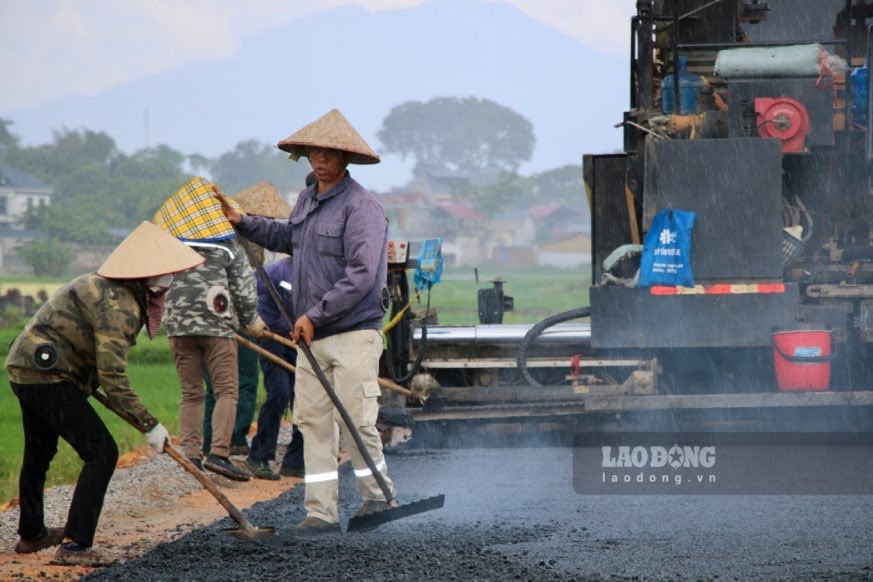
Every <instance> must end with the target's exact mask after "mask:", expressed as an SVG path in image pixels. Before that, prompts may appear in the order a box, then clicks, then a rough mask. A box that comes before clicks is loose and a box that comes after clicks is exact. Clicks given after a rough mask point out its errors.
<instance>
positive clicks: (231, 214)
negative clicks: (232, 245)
mask: <svg viewBox="0 0 873 582" xmlns="http://www.w3.org/2000/svg"><path fill="white" fill-rule="evenodd" d="M212 191H213V192H215V197H216V198H218V201H219V202H220V203H221V211H222V212H224V216H225V218H227V221H228V222H229V223H231V224H232V225H234V226H236V225H238V224H239V223H240V221H241V220H242V217H241V216H240V213H239V212H237V211H236V210H234V209H233V206H231V205H230V203H228V201H227V198H225V197H224V192H222V191H221V188H220V187H219V186H218V184H213V185H212Z"/></svg>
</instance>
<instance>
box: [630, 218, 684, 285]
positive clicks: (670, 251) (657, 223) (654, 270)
mask: <svg viewBox="0 0 873 582" xmlns="http://www.w3.org/2000/svg"><path fill="white" fill-rule="evenodd" d="M695 216H696V215H695V213H694V212H690V211H685V210H662V211H660V212H659V213H658V214H656V215H655V218H654V219H653V220H652V226H651V228H650V229H649V232H647V233H646V240H645V241H643V255H642V257H641V259H640V280H639V286H640V287H650V286H652V285H671V286H680V285H681V286H684V287H693V286H694V275H693V274H692V272H691V231H692V230H693V229H694V218H695Z"/></svg>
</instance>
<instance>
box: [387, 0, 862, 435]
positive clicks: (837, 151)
mask: <svg viewBox="0 0 873 582" xmlns="http://www.w3.org/2000/svg"><path fill="white" fill-rule="evenodd" d="M870 24H873V2H865V1H862V0H767V1H759V0H745V1H743V0H651V1H642V0H641V1H638V2H637V14H636V15H635V16H634V17H633V18H632V20H631V46H630V53H631V59H630V71H629V79H630V100H629V101H630V109H629V110H628V111H627V112H625V114H624V117H623V119H622V120H616V121H617V122H620V123H618V125H617V127H621V128H622V129H621V131H623V137H624V151H623V152H621V153H610V154H593V155H584V156H583V158H582V164H581V168H580V171H581V172H582V174H583V178H584V183H585V187H586V194H587V198H588V202H589V205H590V209H591V217H592V218H591V220H592V224H591V227H592V263H591V281H592V285H591V288H590V305H585V306H583V305H580V306H579V308H578V309H574V310H571V311H568V312H566V313H557V314H555V315H554V316H552V317H549V318H547V319H545V320H543V321H542V322H539V323H537V324H535V325H504V324H501V323H500V321H501V320H502V313H503V311H504V310H508V309H512V298H509V297H506V296H505V294H504V289H503V287H502V283H501V284H500V285H498V283H500V282H499V281H496V282H495V285H494V286H493V288H492V289H490V290H483V291H484V294H483V293H482V292H480V298H479V300H480V305H479V307H480V321H482V322H483V323H481V324H480V325H475V326H467V327H450V326H439V325H434V324H433V323H432V322H431V323H430V324H428V319H427V317H429V316H430V314H429V313H428V314H426V316H422V317H417V318H416V317H412V316H410V317H407V318H406V319H405V320H404V322H403V324H402V325H399V326H396V327H395V328H394V329H392V331H391V332H390V334H389V338H388V344H389V349H388V350H387V351H386V354H387V358H388V359H389V363H388V364H389V365H388V368H389V369H390V370H393V371H394V373H393V374H392V375H394V376H396V378H395V379H396V380H399V381H401V383H402V384H404V385H407V386H409V387H410V388H411V389H412V390H413V391H414V392H416V393H417V394H419V395H422V396H426V398H405V399H404V398H402V397H395V398H394V399H393V400H389V401H388V402H386V403H385V415H384V417H385V418H384V419H385V420H386V422H388V423H392V422H394V423H402V422H404V421H405V422H411V423H412V424H413V425H414V426H415V427H418V428H422V427H429V428H428V430H430V429H434V427H436V429H440V428H441V427H442V428H445V427H448V426H450V425H451V424H452V423H455V422H465V421H471V420H472V421H481V422H485V421H489V422H492V423H493V422H502V423H505V422H512V421H519V420H525V421H528V420H531V419H534V420H537V421H538V424H540V425H541V426H546V425H548V424H550V423H555V422H561V421H566V420H571V419H572V420H573V421H574V422H583V423H586V424H588V425H590V426H610V425H614V424H616V423H619V424H621V423H637V424H638V425H644V426H653V424H652V423H655V422H659V423H665V424H659V426H676V425H681V424H686V423H688V424H696V425H699V424H713V423H714V424H728V425H730V426H736V425H740V424H744V423H750V424H761V423H763V424H767V425H769V426H776V427H777V428H781V427H801V428H803V429H809V428H815V427H821V428H823V429H827V428H829V427H835V426H836V427H840V428H846V427H848V426H855V425H857V426H862V427H863V426H866V427H867V428H868V429H869V427H870V426H873V421H871V419H873V414H871V410H873V351H871V344H873V260H871V259H873V247H871V235H873V179H871V177H873V103H871V101H870V100H869V99H868V98H867V96H868V95H870V94H871V90H873V89H871V86H870V85H871V78H870V76H869V75H868V74H867V64H868V63H869V62H870V61H871V52H873V42H871V41H870V35H871V33H870V31H869V30H868V26H869V25H870ZM581 195H583V193H581V192H580V196H581ZM671 209H676V210H683V211H688V212H694V213H695V215H696V221H695V223H694V228H693V240H692V246H691V269H692V271H693V275H694V285H693V286H684V285H679V286H671V285H652V286H647V287H642V286H640V285H639V284H638V275H639V269H640V263H641V261H640V258H641V255H642V254H643V253H644V252H645V247H646V239H647V234H648V233H649V229H650V226H651V224H652V220H653V218H654V217H655V216H656V215H657V214H658V213H659V212H661V211H663V210H671ZM412 264H413V262H412V261H411V260H407V259H405V258H404V260H402V261H400V260H397V261H395V262H394V263H393V264H392V273H391V274H390V275H389V282H391V283H392V284H391V287H392V290H393V291H394V293H393V296H392V297H393V299H394V303H395V305H398V306H403V305H405V304H406V303H407V302H408V300H409V291H408V284H407V283H405V281H406V273H405V269H406V268H408V267H409V265H412ZM392 277H393V279H392ZM544 292H548V285H547V283H546V282H544ZM483 295H484V296H483ZM783 333H787V334H788V335H787V336H784V335H780V334H783ZM783 340H785V342H784V343H783V344H782V345H781V346H780V345H779V342H780V341H783ZM797 376H799V378H798V377H797ZM422 401H423V404H422ZM398 419H399V420H398ZM404 419H405V420H404Z"/></svg>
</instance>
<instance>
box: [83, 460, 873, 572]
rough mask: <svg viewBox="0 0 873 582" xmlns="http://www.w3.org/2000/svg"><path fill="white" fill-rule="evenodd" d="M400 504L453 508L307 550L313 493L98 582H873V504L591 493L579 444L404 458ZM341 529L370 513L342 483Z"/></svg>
mask: <svg viewBox="0 0 873 582" xmlns="http://www.w3.org/2000/svg"><path fill="white" fill-rule="evenodd" d="M387 459H388V470H389V474H390V475H391V477H392V479H393V480H394V482H395V485H396V487H397V490H398V498H399V501H400V502H401V503H403V502H410V501H414V500H416V499H421V498H427V497H430V496H432V495H436V494H440V493H442V494H445V496H446V500H445V507H443V508H442V509H438V510H434V511H431V512H427V513H423V514H420V515H416V516H412V517H407V518H405V519H402V520H397V521H394V522H391V523H388V524H385V525H383V526H381V527H380V528H379V529H377V530H375V531H372V532H367V533H359V532H356V533H337V534H327V535H322V536H316V537H301V536H299V535H296V534H295V532H294V525H295V524H296V523H298V522H299V521H300V520H302V519H303V517H304V516H305V514H304V511H303V507H302V500H303V488H302V487H297V488H295V489H293V490H291V491H289V492H287V493H286V494H284V495H282V496H281V497H279V498H278V499H276V500H274V501H271V502H267V503H261V504H258V505H255V506H254V507H252V508H251V509H249V510H247V511H246V516H247V517H248V518H249V519H250V520H251V521H252V523H254V524H255V525H257V526H272V527H275V528H276V533H275V536H274V537H273V538H271V539H270V540H269V545H261V544H257V543H253V542H251V541H246V540H241V539H238V538H236V537H233V536H230V535H228V534H227V533H226V532H225V531H224V530H225V529H229V528H233V527H235V526H236V524H235V523H234V522H233V521H232V520H231V519H230V518H227V519H225V520H222V521H220V522H218V523H216V524H213V525H211V526H209V527H206V528H203V529H201V530H198V531H196V532H194V533H192V534H190V535H188V536H185V537H183V538H180V539H178V540H177V541H175V542H170V543H164V544H161V545H159V546H158V547H156V548H155V549H154V550H152V551H151V552H149V553H147V554H145V555H144V556H143V557H141V558H140V559H138V560H134V561H130V562H126V563H122V564H116V565H114V566H111V567H108V568H105V569H102V570H98V571H95V572H94V573H93V574H91V575H89V576H87V577H86V579H87V580H125V581H128V582H132V581H136V580H210V581H215V580H251V581H256V580H271V579H273V580H277V579H287V580H295V579H296V580H355V581H360V580H410V581H411V580H464V581H467V580H873V495H861V496H849V495H784V496H783V495H640V496H628V495H580V494H578V493H576V492H575V491H574V489H573V454H572V449H571V448H569V447H532V448H489V449H460V450H424V451H415V450H412V451H405V452H396V453H392V454H389V455H388V457H387ZM340 483H341V490H340V514H341V523H342V524H343V526H345V523H346V521H347V520H348V518H349V517H350V516H351V515H352V513H353V512H354V511H355V509H356V508H357V506H358V505H359V504H360V497H359V496H358V493H357V491H356V489H355V486H354V476H353V474H352V472H351V467H349V466H348V464H346V465H344V466H343V467H342V469H341V472H340Z"/></svg>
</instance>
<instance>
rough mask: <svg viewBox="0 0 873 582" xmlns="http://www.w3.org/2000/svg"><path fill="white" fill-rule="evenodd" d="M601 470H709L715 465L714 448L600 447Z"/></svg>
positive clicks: (674, 446) (696, 446)
mask: <svg viewBox="0 0 873 582" xmlns="http://www.w3.org/2000/svg"><path fill="white" fill-rule="evenodd" d="M601 450H602V451H603V458H602V460H601V463H600V466H601V467H603V468H610V469H614V468H625V467H626V468H637V469H642V468H645V467H649V468H661V467H667V466H670V467H672V468H673V469H680V468H690V467H703V468H705V469H710V468H712V467H713V466H714V465H715V447H714V446H706V447H701V446H698V445H695V446H690V445H684V446H679V445H678V444H675V445H673V446H672V447H670V448H669V449H668V448H666V447H662V446H657V445H655V446H648V447H644V446H636V447H630V446H618V447H613V446H604V447H601Z"/></svg>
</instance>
